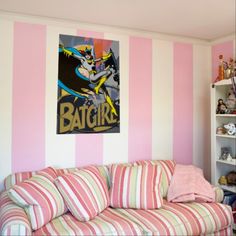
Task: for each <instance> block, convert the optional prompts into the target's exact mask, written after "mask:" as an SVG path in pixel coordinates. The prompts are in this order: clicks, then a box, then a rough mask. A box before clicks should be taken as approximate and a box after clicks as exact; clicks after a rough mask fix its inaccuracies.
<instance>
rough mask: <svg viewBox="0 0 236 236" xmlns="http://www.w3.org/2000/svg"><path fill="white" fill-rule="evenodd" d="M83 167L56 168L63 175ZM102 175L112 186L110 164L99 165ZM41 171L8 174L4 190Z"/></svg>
mask: <svg viewBox="0 0 236 236" xmlns="http://www.w3.org/2000/svg"><path fill="white" fill-rule="evenodd" d="M82 168H83V167H81V168H78V167H74V168H63V169H55V170H56V171H57V175H58V176H60V175H63V174H66V173H73V172H75V171H78V170H80V169H82ZM97 168H98V170H99V172H100V174H101V176H102V177H103V178H104V179H105V181H106V184H107V186H108V189H109V188H110V176H109V170H108V166H106V165H101V166H97ZM38 172H39V171H27V172H18V173H14V174H10V175H8V176H7V177H6V178H5V179H4V190H9V189H10V188H12V187H13V186H14V185H15V184H19V183H21V182H23V181H25V180H27V179H29V178H31V177H32V176H34V175H36V174H37V173H38Z"/></svg>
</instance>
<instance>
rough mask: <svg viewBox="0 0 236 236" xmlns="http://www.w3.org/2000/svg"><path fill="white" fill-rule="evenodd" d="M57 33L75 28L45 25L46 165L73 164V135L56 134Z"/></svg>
mask: <svg viewBox="0 0 236 236" xmlns="http://www.w3.org/2000/svg"><path fill="white" fill-rule="evenodd" d="M59 34H68V35H76V30H72V29H65V28H57V27H52V26H48V27H47V55H46V65H47V67H46V117H45V122H46V132H45V133H46V138H45V142H46V166H54V167H60V168H62V167H63V168H66V167H74V166H75V136H74V135H63V134H62V135H57V134H56V126H57V81H58V44H59Z"/></svg>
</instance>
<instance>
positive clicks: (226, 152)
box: [220, 147, 232, 161]
mask: <svg viewBox="0 0 236 236" xmlns="http://www.w3.org/2000/svg"><path fill="white" fill-rule="evenodd" d="M231 155H232V149H231V147H222V148H221V156H220V160H223V161H229V160H230V157H231V160H232V156H231Z"/></svg>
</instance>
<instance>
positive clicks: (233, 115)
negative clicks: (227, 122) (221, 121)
mask: <svg viewBox="0 0 236 236" xmlns="http://www.w3.org/2000/svg"><path fill="white" fill-rule="evenodd" d="M216 117H236V114H216Z"/></svg>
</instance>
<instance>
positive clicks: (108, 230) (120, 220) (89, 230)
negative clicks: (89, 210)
mask: <svg viewBox="0 0 236 236" xmlns="http://www.w3.org/2000/svg"><path fill="white" fill-rule="evenodd" d="M33 235H34V236H43V235H45V236H46V235H54V236H58V235H63V236H69V235H80V236H83V235H85V236H92V235H93V236H94V235H98V236H104V235H107V236H111V235H120V236H121V235H123V236H125V235H129V236H131V235H143V231H142V229H141V228H140V227H139V226H138V225H137V224H135V223H134V222H132V221H131V220H130V219H128V218H127V217H125V216H124V215H123V214H120V213H119V212H117V211H116V210H115V209H112V208H107V209H105V210H104V211H103V212H102V213H101V214H99V215H98V216H97V217H96V218H94V219H93V220H90V221H86V222H81V221H78V220H76V219H75V218H74V217H73V216H72V215H71V214H70V213H67V214H65V215H63V216H60V217H58V218H56V219H54V220H52V221H51V222H50V223H48V224H47V225H45V226H44V227H42V228H41V229H39V230H37V231H35V232H34V234H33Z"/></svg>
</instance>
